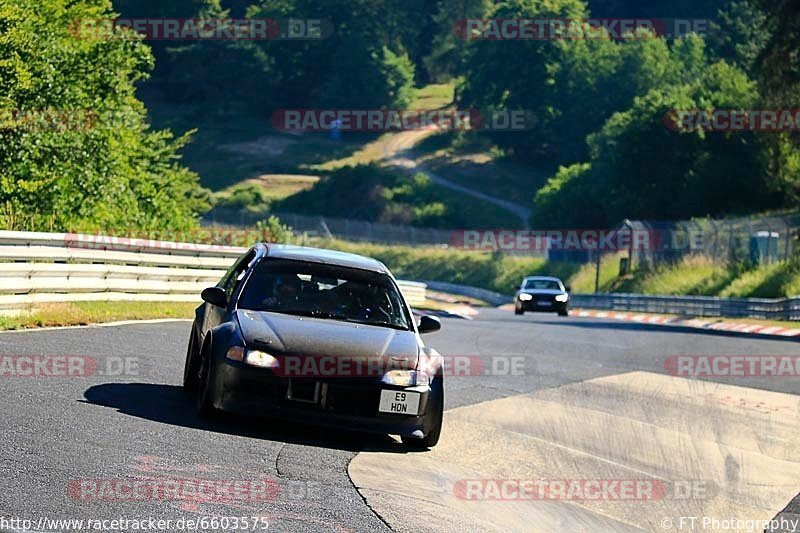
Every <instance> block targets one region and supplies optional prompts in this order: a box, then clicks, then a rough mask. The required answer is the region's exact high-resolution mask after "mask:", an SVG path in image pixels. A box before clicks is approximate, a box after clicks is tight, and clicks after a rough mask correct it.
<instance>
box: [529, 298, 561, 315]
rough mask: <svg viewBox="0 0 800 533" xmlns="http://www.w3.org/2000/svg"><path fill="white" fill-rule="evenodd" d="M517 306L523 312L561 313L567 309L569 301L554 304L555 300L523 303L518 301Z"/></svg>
mask: <svg viewBox="0 0 800 533" xmlns="http://www.w3.org/2000/svg"><path fill="white" fill-rule="evenodd" d="M518 304H519V305H520V307H521V308H522V310H523V311H544V312H548V313H555V312H562V311H567V310H568V309H569V301H566V302H556V301H555V300H553V301H550V300H528V301H527V302H523V301H522V300H518Z"/></svg>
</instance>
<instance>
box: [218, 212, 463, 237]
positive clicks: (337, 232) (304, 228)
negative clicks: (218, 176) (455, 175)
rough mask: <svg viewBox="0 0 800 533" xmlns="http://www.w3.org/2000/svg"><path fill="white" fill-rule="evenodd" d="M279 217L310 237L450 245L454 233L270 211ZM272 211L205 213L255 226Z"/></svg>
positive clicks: (220, 221) (224, 222)
mask: <svg viewBox="0 0 800 533" xmlns="http://www.w3.org/2000/svg"><path fill="white" fill-rule="evenodd" d="M270 215H275V216H277V217H278V218H280V220H281V223H283V224H286V225H288V226H290V227H291V228H292V229H293V230H294V232H295V233H301V234H306V235H308V236H311V237H335V238H338V239H343V240H347V241H356V242H371V243H376V244H408V245H424V246H449V245H450V240H451V237H452V232H451V231H450V230H444V229H435V228H416V227H414V226H401V225H397V224H381V223H378V222H367V221H365V220H351V219H346V218H330V217H321V216H307V215H299V214H296V213H270ZM267 216H269V215H264V214H257V213H248V212H246V211H242V210H233V209H221V208H214V209H212V210H211V211H210V212H209V213H208V214H207V215H206V216H205V217H204V223H206V224H208V225H211V226H213V225H219V224H222V225H232V226H240V227H252V226H254V225H255V224H256V222H258V221H259V220H263V219H265V218H267Z"/></svg>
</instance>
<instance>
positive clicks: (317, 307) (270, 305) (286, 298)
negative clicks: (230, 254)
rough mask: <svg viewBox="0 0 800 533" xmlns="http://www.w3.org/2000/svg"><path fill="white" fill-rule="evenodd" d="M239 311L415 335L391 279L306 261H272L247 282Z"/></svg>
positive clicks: (258, 269) (257, 270) (383, 275)
mask: <svg viewBox="0 0 800 533" xmlns="http://www.w3.org/2000/svg"><path fill="white" fill-rule="evenodd" d="M238 307H239V308H240V309H251V310H254V311H269V312H274V313H284V314H288V315H300V316H311V317H316V318H327V319H332V320H342V321H347V322H357V323H361V324H369V325H373V326H382V327H388V328H395V329H402V330H408V329H410V319H409V317H408V313H407V311H406V309H405V306H404V305H403V300H402V298H401V297H400V294H399V292H398V290H397V288H396V285H395V284H394V283H393V282H392V280H391V278H389V276H387V275H385V274H380V273H376V272H369V271H365V270H358V269H353V268H343V267H334V266H330V265H323V264H316V263H305V262H301V261H283V260H280V261H275V260H273V261H270V260H267V262H266V263H264V264H263V265H261V266H259V267H258V268H257V269H256V270H255V272H253V275H252V276H250V278H249V279H248V280H247V283H246V285H245V287H244V289H243V290H242V295H241V297H240V298H239V303H238Z"/></svg>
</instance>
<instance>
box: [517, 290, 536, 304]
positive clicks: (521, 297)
mask: <svg viewBox="0 0 800 533" xmlns="http://www.w3.org/2000/svg"><path fill="white" fill-rule="evenodd" d="M519 300H520V301H521V302H527V301H530V300H533V296H531V295H530V294H528V293H527V292H521V293H520V294H519Z"/></svg>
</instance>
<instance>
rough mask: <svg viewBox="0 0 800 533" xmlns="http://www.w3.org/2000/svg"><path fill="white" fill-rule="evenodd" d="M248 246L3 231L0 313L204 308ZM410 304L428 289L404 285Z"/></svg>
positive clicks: (0, 238) (422, 297)
mask: <svg viewBox="0 0 800 533" xmlns="http://www.w3.org/2000/svg"><path fill="white" fill-rule="evenodd" d="M245 251H246V249H245V248H239V247H233V246H220V245H216V244H196V243H179V242H167V241H156V240H150V239H131V238H114V237H107V236H96V235H81V234H72V233H33V232H16V231H0V309H5V310H18V309H24V308H25V307H29V306H31V305H33V304H42V303H58V302H73V301H153V302H155V301H171V302H175V301H178V302H199V301H200V292H201V291H202V290H203V289H204V288H206V287H209V286H212V285H215V284H216V283H217V282H218V281H219V280H220V279H221V278H222V276H223V275H224V274H225V271H226V270H227V268H228V267H229V266H230V265H231V264H232V263H233V261H234V260H235V259H236V258H237V257H239V256H240V255H241V254H243V253H244V252H245ZM398 285H399V287H400V290H401V291H402V292H403V294H404V296H405V297H406V299H407V300H408V302H409V304H411V305H412V306H413V305H420V304H422V303H423V302H424V301H425V296H426V286H425V284H424V283H418V282H406V281H398Z"/></svg>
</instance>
